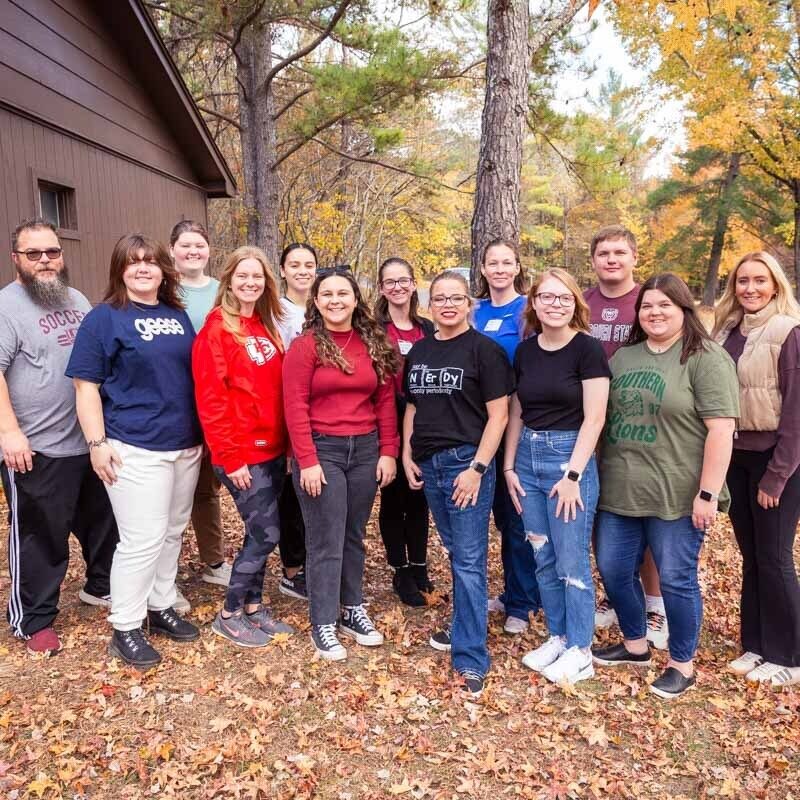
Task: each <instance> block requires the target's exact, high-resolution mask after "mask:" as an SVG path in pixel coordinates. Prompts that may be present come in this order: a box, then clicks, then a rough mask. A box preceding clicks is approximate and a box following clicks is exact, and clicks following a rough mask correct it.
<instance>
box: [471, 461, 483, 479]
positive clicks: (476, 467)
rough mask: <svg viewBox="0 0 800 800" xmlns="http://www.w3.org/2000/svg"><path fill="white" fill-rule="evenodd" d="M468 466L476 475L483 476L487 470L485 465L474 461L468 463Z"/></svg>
mask: <svg viewBox="0 0 800 800" xmlns="http://www.w3.org/2000/svg"><path fill="white" fill-rule="evenodd" d="M469 466H470V469H474V470H475V472H477V473H478V475H483V474H484V473H485V472H486V469H487V467H486V464H481V462H480V461H475V460H473V461H470V462H469Z"/></svg>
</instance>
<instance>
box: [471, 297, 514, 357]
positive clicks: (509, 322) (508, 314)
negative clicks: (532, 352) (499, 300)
mask: <svg viewBox="0 0 800 800" xmlns="http://www.w3.org/2000/svg"><path fill="white" fill-rule="evenodd" d="M526 302H527V300H526V298H525V297H524V296H523V295H519V296H518V297H515V298H514V299H513V300H512V301H511V302H510V303H506V304H505V305H504V306H493V305H492V301H491V299H490V298H488V297H487V298H486V299H485V300H481V301H480V302H479V303H478V305H477V306H476V307H475V313H474V315H473V324H474V326H475V330H478V331H480V332H481V333H482V334H484V335H485V336H488V337H489V338H490V339H494V341H496V342H497V344H499V345H500V347H502V348H503V350H505V353H506V355H507V356H508V360H509V363H511V364H513V363H514V355H515V353H516V352H517V345H518V344H519V343H520V342H521V341H522V328H523V322H522V315H523V313H524V311H525V303H526Z"/></svg>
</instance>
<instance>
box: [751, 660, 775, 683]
mask: <svg viewBox="0 0 800 800" xmlns="http://www.w3.org/2000/svg"><path fill="white" fill-rule="evenodd" d="M782 669H783V667H781V666H780V665H779V664H771V663H770V662H769V661H764V662H763V663H762V664H759V665H758V666H757V667H755V669H751V670H750V672H748V673H747V675H745V676H744V677H745V680H748V681H753V682H755V683H764V682H765V681H771V680H772V676H773V675H777V674H778V673H779V672H780V671H781V670H782Z"/></svg>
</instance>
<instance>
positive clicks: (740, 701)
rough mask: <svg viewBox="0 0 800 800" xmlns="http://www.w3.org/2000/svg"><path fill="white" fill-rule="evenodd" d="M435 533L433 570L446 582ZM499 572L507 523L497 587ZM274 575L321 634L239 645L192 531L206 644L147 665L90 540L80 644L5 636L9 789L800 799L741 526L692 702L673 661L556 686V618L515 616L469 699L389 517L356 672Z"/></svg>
mask: <svg viewBox="0 0 800 800" xmlns="http://www.w3.org/2000/svg"><path fill="white" fill-rule="evenodd" d="M225 522H226V530H227V533H228V541H229V551H230V554H231V555H232V554H233V552H234V550H235V547H236V544H237V542H238V540H239V537H240V535H241V525H240V523H239V521H238V517H237V516H236V514H235V513H234V512H233V509H232V506H231V505H230V503H229V501H227V499H226V504H225ZM5 538H6V537H5V531H3V532H2V539H3V544H2V545H0V564H1V565H2V566H0V602H1V603H2V605H3V606H5V603H6V600H7V596H8V584H9V580H8V571H7V559H6V551H5ZM431 542H432V545H431V561H432V564H433V577H434V579H435V581H436V583H437V586H438V587H440V588H442V589H443V590H446V589H447V588H448V587H447V584H448V578H447V575H446V572H445V560H444V559H443V558H442V551H441V548H440V547H439V545H438V541H436V539H435V537H432V539H431ZM499 563H500V559H499V548H498V545H497V541H496V535H495V534H494V533H493V544H492V551H491V562H490V567H491V572H490V582H491V587H492V589H494V590H497V589H498V587H499V585H500V582H501V574H500V569H499ZM270 568H271V575H270V576H268V578H267V591H268V593H269V596H270V597H271V600H272V604H273V606H274V608H275V610H276V612H277V614H278V615H280V616H281V617H283V618H284V619H286V620H287V621H289V622H290V623H292V624H294V625H295V626H296V627H297V628H298V629H299V631H300V632H299V633H298V634H297V635H295V636H293V637H291V638H289V639H288V640H287V641H279V642H274V643H273V644H272V645H270V646H269V647H268V648H266V649H263V650H255V651H253V650H244V651H243V650H241V649H237V648H235V647H233V646H230V645H229V644H228V643H227V642H225V641H224V640H222V639H219V638H217V637H215V636H214V635H213V634H212V633H211V630H210V627H209V625H210V622H211V620H212V619H213V616H214V614H215V612H216V610H217V608H218V605H219V603H220V602H221V596H222V595H221V592H220V590H218V589H216V588H214V587H210V586H208V585H207V584H204V583H202V582H201V581H200V579H199V569H200V564H199V562H198V559H197V552H196V549H195V547H194V542H193V535H192V534H191V533H189V534H188V535H187V537H186V546H185V547H184V554H183V559H182V562H181V569H180V574H179V583H180V585H181V587H182V589H183V591H184V593H185V594H186V596H187V597H188V598H189V599H190V600H191V602H192V604H193V610H192V612H191V614H190V619H192V620H193V621H194V622H196V623H198V624H199V625H201V626H202V629H203V635H202V638H201V639H200V640H199V641H198V642H197V643H192V644H191V645H177V644H166V643H165V642H164V640H163V639H159V640H158V642H157V644H158V646H159V648H160V649H161V652H162V654H163V655H164V662H163V663H162V664H161V665H160V666H159V667H158V669H155V670H151V671H150V672H148V673H146V674H140V673H138V672H136V671H135V670H132V669H127V668H124V667H123V666H122V665H121V664H120V663H119V662H118V661H116V660H110V659H109V658H108V656H107V654H106V646H107V643H108V638H109V627H108V625H107V623H106V622H105V614H104V612H103V610H101V609H93V608H88V607H86V606H82V605H81V604H80V603H79V601H78V599H77V592H78V590H79V588H80V587H81V583H80V577H81V570H82V562H81V558H80V554H79V550H78V549H77V548H74V550H73V559H72V563H71V566H70V570H69V575H68V578H67V581H66V583H65V585H64V587H63V592H62V613H61V614H60V616H59V618H58V620H57V627H58V630H59V632H60V633H61V635H62V639H63V641H64V650H63V651H62V652H61V653H60V654H59V655H58V656H56V657H54V658H50V659H36V658H34V657H31V656H28V655H27V654H26V653H25V648H24V646H23V645H22V643H21V642H19V641H17V640H14V639H13V638H12V637H11V636H10V635H9V634H8V632H7V630H6V629H5V626H3V631H2V633H0V797H2V798H9V800H14V799H15V798H30V797H37V798H48V799H50V798H84V797H85V798H104V799H105V798H141V797H179V798H276V800H288V798H308V799H310V798H317V799H319V800H374V799H376V798H387V797H400V798H420V799H421V798H431V800H444V799H445V798H447V800H450V798H464V797H471V798H481V799H483V798H486V799H487V800H488V798H492V800H500V798H504V797H509V798H517V797H520V798H633V797H645V798H656V797H657V798H666V797H669V798H705V797H730V798H783V799H784V800H792V798H795V799H797V798H800V687H795V688H794V690H792V689H784V690H782V691H778V692H775V691H771V690H768V689H764V688H758V687H754V686H747V685H746V684H745V683H744V682H743V681H742V680H741V679H738V678H736V677H735V676H733V675H730V674H727V673H726V672H725V664H726V662H727V661H728V660H729V659H730V658H731V657H733V656H734V655H735V653H736V649H737V648H736V644H735V642H736V638H737V603H738V588H737V587H738V584H739V558H738V553H737V550H736V546H735V543H734V541H733V538H732V535H731V532H730V528H729V526H728V523H727V519H724V520H722V521H721V523H720V524H719V525H718V526H717V527H715V529H714V530H713V531H712V532H711V534H710V536H709V540H708V544H707V547H706V548H705V554H704V561H703V569H702V582H703V587H704V594H705V600H706V618H705V625H704V633H703V638H702V643H701V648H700V652H699V659H698V663H699V670H700V671H699V680H698V688H697V690H696V691H695V692H692V693H689V694H688V695H686V696H684V697H683V698H681V699H679V700H677V701H673V702H672V703H669V702H665V701H662V700H659V699H658V698H656V697H654V696H653V695H651V694H650V693H649V692H648V691H647V683H648V682H649V681H652V680H653V679H654V678H655V677H656V676H657V674H658V673H659V671H660V670H659V669H658V668H653V669H652V670H650V671H641V670H640V671H636V669H635V668H632V667H631V668H627V667H622V668H619V669H618V670H616V671H610V670H605V671H598V674H597V676H596V678H595V679H593V680H591V681H586V682H584V683H581V684H579V685H578V686H577V687H575V688H574V689H570V690H564V689H562V688H560V687H557V686H552V685H549V684H547V683H546V681H545V680H544V679H543V678H541V677H540V676H537V675H535V674H533V673H531V672H529V671H528V670H526V669H525V668H524V667H522V665H521V664H520V658H521V656H522V655H523V654H524V653H525V652H526V651H527V650H528V649H530V648H531V647H534V646H536V645H538V644H539V643H540V642H541V641H542V640H543V636H544V626H543V621H542V620H541V618H537V619H536V620H535V621H534V624H533V625H532V627H531V629H530V630H529V632H528V633H526V634H524V635H522V636H517V637H511V636H508V635H505V634H503V632H502V619H501V618H500V617H498V616H495V615H493V616H492V618H491V621H490V639H489V647H490V651H491V654H492V659H493V665H492V671H491V675H490V678H489V681H488V683H487V689H486V691H485V692H484V694H483V696H482V697H481V698H480V699H479V700H478V701H475V702H469V701H465V700H464V698H463V697H462V696H461V693H460V691H459V688H458V685H457V684H456V683H455V682H454V681H453V679H452V675H451V672H450V669H449V664H448V659H447V658H446V657H445V655H444V654H441V653H437V652H436V651H434V650H431V649H430V648H429V647H428V645H427V641H428V637H429V635H430V633H431V632H432V631H433V630H434V629H436V628H437V627H438V626H439V625H440V624H441V623H442V622H443V621H444V620H445V619H446V617H447V612H448V608H447V606H446V605H445V603H444V602H443V601H441V600H439V601H438V602H437V603H436V604H434V605H432V606H430V607H428V608H425V609H421V610H410V609H407V608H405V607H402V606H400V605H399V604H398V603H397V602H396V601H395V597H394V595H393V594H392V592H391V587H390V571H389V569H388V568H387V567H386V565H385V562H384V558H383V550H382V546H381V543H380V538H379V536H378V533H377V530H376V529H375V523H374V520H373V522H372V523H371V524H370V528H369V531H368V561H367V575H366V596H367V600H368V602H369V608H370V611H371V613H372V615H373V618H374V619H375V621H376V623H377V624H378V626H379V627H380V629H381V630H382V631H383V632H384V634H385V635H386V639H387V643H386V644H385V645H384V646H383V647H380V648H375V649H369V648H363V647H358V646H356V645H355V644H348V649H349V659H348V661H347V662H344V663H339V664H328V663H326V662H323V661H320V660H318V659H315V658H314V655H313V649H312V647H311V644H310V642H309V639H308V623H307V620H306V615H305V607H304V606H303V605H302V604H299V603H298V602H297V601H292V600H289V599H288V598H285V597H283V596H282V595H280V594H278V592H277V589H276V581H277V576H278V574H279V565H278V562H277V559H276V558H275V557H273V559H271V561H270ZM665 659H666V656H665V654H661V655H660V656H659V659H658V664H659V667H660V666H662V665H663V663H664V661H665Z"/></svg>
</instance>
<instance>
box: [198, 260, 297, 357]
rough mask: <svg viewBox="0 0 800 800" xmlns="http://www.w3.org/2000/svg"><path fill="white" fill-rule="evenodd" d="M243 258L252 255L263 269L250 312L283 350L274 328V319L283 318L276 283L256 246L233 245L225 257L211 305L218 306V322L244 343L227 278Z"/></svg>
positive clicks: (236, 306) (277, 332) (231, 277)
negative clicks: (259, 292) (258, 294)
mask: <svg viewBox="0 0 800 800" xmlns="http://www.w3.org/2000/svg"><path fill="white" fill-rule="evenodd" d="M247 258H252V259H255V260H256V261H258V263H259V264H261V269H262V270H263V271H264V293H263V294H262V295H261V297H259V298H258V300H256V305H255V309H254V313H255V314H257V315H258V317H259V318H260V320H261V322H262V323H263V324H264V327H265V328H266V329H267V331H268V333H269V335H270V336H271V337H272V340H273V341H274V342H275V344H276V345H277V346H278V349H279V350H280V351H281V352H283V350H284V347H283V340H282V339H281V335H280V332H279V331H278V326H277V324H276V323H277V322H280V321H281V320H282V319H283V308H282V307H281V304H280V300H279V299H278V285H277V283H276V282H275V277H274V276H273V274H272V270H271V269H270V266H269V261H268V260H267V256H266V253H265V252H264V251H263V250H262V249H261V248H259V247H251V246H250V245H245V246H244V247H237V248H236V250H234V251H233V252H232V253H231V254H230V255H229V256H228V257H227V258H226V259H225V264H224V266H223V267H222V275H220V278H219V289H217V297H216V300H215V301H214V306H215V307H216V306H219V307H220V308H221V309H222V324H223V326H224V328H225V330H226V331H228V333H230V334H231V335H232V336H233V337H234V338H235V339H236V340H237V341H238V342H241V343H242V344H244V342H245V336H244V334H243V333H242V319H241V308H240V305H239V301H238V300H237V299H236V296H235V295H234V294H233V292H232V291H231V281H232V279H233V273H234V272H236V267H238V266H239V264H240V263H241V262H242V261H244V260H245V259H247Z"/></svg>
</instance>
